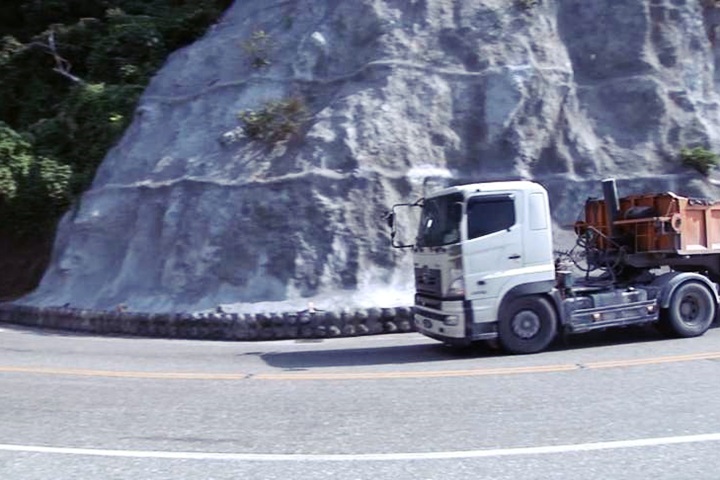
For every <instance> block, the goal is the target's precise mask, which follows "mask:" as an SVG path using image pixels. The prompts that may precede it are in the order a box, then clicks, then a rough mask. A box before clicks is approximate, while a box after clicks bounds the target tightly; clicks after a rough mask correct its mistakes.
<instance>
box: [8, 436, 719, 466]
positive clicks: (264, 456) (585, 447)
mask: <svg viewBox="0 0 720 480" xmlns="http://www.w3.org/2000/svg"><path fill="white" fill-rule="evenodd" d="M700 442H720V433H708V434H703V435H686V436H678V437H660V438H643V439H637V440H619V441H612V442H597V443H579V444H569V445H550V446H544V447H518V448H501V449H491V450H470V451H458V452H425V453H422V452H420V453H362V454H275V453H205V452H156V451H134V450H101V449H90V448H62V447H40V446H32V445H3V444H0V451H5V452H19V453H47V454H57V455H80V456H100V457H126V458H128V457H129V458H154V459H170V460H232V461H250V462H357V461H363V462H376V461H398V460H449V459H463V458H489V457H508V456H521V455H548V454H558V453H575V452H591V451H597V450H613V449H624V448H642V447H658V446H664V445H679V444H685V443H700Z"/></svg>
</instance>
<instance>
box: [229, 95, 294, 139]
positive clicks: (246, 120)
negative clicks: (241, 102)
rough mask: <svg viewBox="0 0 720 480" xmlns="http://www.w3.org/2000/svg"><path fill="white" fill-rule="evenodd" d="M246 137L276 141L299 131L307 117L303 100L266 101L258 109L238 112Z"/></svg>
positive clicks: (291, 98) (292, 98)
mask: <svg viewBox="0 0 720 480" xmlns="http://www.w3.org/2000/svg"><path fill="white" fill-rule="evenodd" d="M238 117H239V118H240V121H241V122H242V123H243V132H244V133H245V135H247V137H248V138H251V139H254V140H263V141H266V142H268V143H277V142H280V141H283V140H287V139H288V138H289V137H291V136H292V135H295V134H297V133H298V132H299V131H300V127H301V126H302V124H303V123H305V121H306V120H307V118H308V112H307V106H306V105H305V101H304V100H303V99H301V98H299V97H290V98H285V99H283V100H275V101H270V102H267V103H266V104H265V105H263V106H262V108H260V109H258V110H243V111H242V112H240V113H239V114H238Z"/></svg>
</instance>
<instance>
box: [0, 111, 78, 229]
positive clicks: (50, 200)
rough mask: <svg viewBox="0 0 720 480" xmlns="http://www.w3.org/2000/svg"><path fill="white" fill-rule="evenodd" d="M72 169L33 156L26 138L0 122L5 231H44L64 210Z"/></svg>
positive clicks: (0, 213)
mask: <svg viewBox="0 0 720 480" xmlns="http://www.w3.org/2000/svg"><path fill="white" fill-rule="evenodd" d="M71 176H72V169H71V168H70V167H69V166H68V165H63V164H61V163H59V162H57V161H55V160H52V159H50V158H46V157H43V156H38V155H35V154H34V153H33V151H32V146H31V144H30V143H29V142H28V140H27V139H26V138H24V137H23V136H22V135H20V134H18V133H17V132H15V131H14V130H13V129H12V128H10V127H9V126H8V125H7V124H5V123H3V122H0V218H2V219H3V221H4V222H5V224H3V225H1V226H0V230H2V231H4V232H8V231H9V232H13V233H16V234H17V233H19V234H25V233H28V232H30V231H31V230H32V229H33V227H36V228H37V230H43V229H44V228H45V227H48V226H50V225H52V224H53V223H54V220H55V218H56V217H57V215H59V214H60V213H61V212H62V211H63V210H64V209H65V208H67V206H68V204H69V201H70V198H71V194H70V179H71Z"/></svg>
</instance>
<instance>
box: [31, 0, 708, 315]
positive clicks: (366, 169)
mask: <svg viewBox="0 0 720 480" xmlns="http://www.w3.org/2000/svg"><path fill="white" fill-rule="evenodd" d="M719 23H720V15H719V12H718V10H717V9H716V7H715V5H714V2H708V1H700V0H593V1H588V0H538V1H532V0H517V1H513V0H294V1H287V0H286V1H266V0H243V1H237V2H236V3H235V4H234V5H233V6H232V7H231V8H230V9H229V11H228V12H227V13H226V15H225V16H224V17H223V19H222V21H221V22H219V24H217V25H216V26H215V27H214V28H212V29H211V31H209V32H208V33H207V34H206V36H205V37H204V38H202V39H201V40H200V41H198V42H196V43H195V44H193V45H191V46H189V47H187V48H185V49H183V50H180V51H178V52H176V53H175V54H173V55H172V56H171V58H170V59H169V61H168V62H167V64H166V65H165V66H164V68H163V69H162V70H161V71H160V72H159V74H158V75H157V76H156V77H155V78H154V80H153V81H152V83H151V85H150V86H149V88H148V89H147V91H146V92H145V94H144V96H143V98H142V100H141V104H140V106H139V108H138V110H137V113H136V118H135V119H134V121H133V123H132V125H131V127H130V128H129V129H128V131H127V132H126V134H125V136H124V137H123V139H122V140H121V141H120V143H119V144H118V145H117V146H116V147H115V148H114V149H113V150H112V151H110V152H109V154H108V155H107V157H106V159H105V161H104V162H103V164H102V166H101V168H100V170H99V172H98V174H97V177H96V179H95V181H94V183H93V185H92V188H91V189H90V190H89V191H88V192H87V193H86V194H85V195H84V196H83V197H82V201H81V202H80V203H79V204H78V205H77V206H76V208H75V209H74V210H73V211H72V212H71V213H69V214H68V215H66V217H65V218H64V220H63V221H62V224H61V226H60V228H59V232H58V236H57V239H56V245H55V249H54V255H53V260H52V264H51V266H50V268H49V270H48V271H47V273H46V275H45V277H44V279H43V281H42V283H41V285H40V287H39V288H38V290H37V291H36V292H35V293H33V294H32V295H30V296H29V297H27V298H26V299H25V301H26V302H27V303H31V304H36V305H63V304H66V303H69V304H71V305H73V306H82V307H94V308H112V307H114V306H116V305H118V304H125V305H127V306H128V308H130V309H134V310H144V311H163V310H172V311H177V310H201V309H207V308H213V307H215V306H216V305H221V304H242V305H240V306H238V307H237V308H238V309H241V310H242V309H252V308H270V307H271V306H272V307H273V308H275V307H277V305H275V304H272V305H269V304H267V303H262V304H259V305H260V306H261V307H258V304H255V305H251V303H254V302H285V303H283V304H281V305H297V304H305V303H307V301H308V300H314V301H315V303H316V304H318V306H320V307H322V306H323V305H327V304H332V306H333V307H334V308H337V307H338V306H352V305H353V304H363V305H364V306H392V305H394V304H398V303H399V304H410V303H411V302H412V297H411V295H410V294H409V290H410V286H411V283H412V279H411V276H412V273H411V263H410V262H409V258H408V256H407V255H406V254H405V253H403V252H400V251H396V250H393V249H391V248H390V246H389V240H388V236H387V231H386V227H385V225H384V222H383V221H382V218H381V216H382V213H383V212H384V210H385V209H386V207H387V206H389V205H392V204H393V203H397V202H401V201H408V200H414V199H416V198H417V197H418V196H420V195H421V194H422V183H423V179H424V177H425V176H426V175H440V176H442V175H447V176H452V177H454V178H455V179H459V180H463V179H467V180H478V179H497V178H509V177H514V178H527V179H536V180H538V181H540V182H542V183H543V184H545V185H546V186H547V187H548V188H549V190H550V191H551V199H552V202H553V209H554V214H555V222H556V224H557V225H558V227H562V226H563V225H568V224H570V223H572V221H574V220H575V218H576V216H577V214H578V213H579V211H580V208H581V205H582V202H583V201H584V199H585V198H586V197H587V196H589V195H599V194H600V187H599V185H598V180H599V179H601V178H604V177H608V176H614V177H616V178H618V179H620V181H619V187H620V190H621V194H622V193H630V192H637V193H639V192H642V191H651V192H654V191H665V190H673V191H676V192H677V193H681V194H687V195H700V196H709V197H718V196H720V195H718V193H720V192H719V191H718V189H717V188H716V187H715V186H714V184H713V182H712V178H710V179H707V178H705V177H703V176H702V175H700V174H698V173H696V172H694V171H692V170H689V169H687V168H684V167H682V166H681V165H680V162H679V160H678V152H679V150H680V149H681V148H682V147H686V146H689V147H694V146H704V147H708V148H713V147H714V148H716V149H717V148H718V147H720V96H719V95H718V86H719V84H720V70H719V69H718V68H717V65H718V62H720V49H718V48H717V47H716V46H715V43H716V34H717V28H716V25H717V24H719ZM291 98H292V99H298V100H299V101H300V102H301V103H302V105H304V107H305V108H306V109H307V115H306V116H305V118H303V119H301V120H300V121H298V125H297V126H298V127H299V130H298V132H297V133H296V134H295V135H293V136H292V137H290V138H289V139H288V140H286V141H280V142H266V141H261V140H254V139H251V138H248V137H247V136H246V135H244V134H243V131H242V129H241V124H240V121H239V120H238V113H239V112H241V111H248V110H252V111H256V112H257V111H259V110H261V109H262V108H263V106H265V105H267V102H270V101H283V100H286V99H291ZM557 231H558V233H557V236H558V238H559V239H562V237H563V235H562V230H561V229H560V228H558V230H557ZM293 302H294V303H293ZM293 308H294V307H293Z"/></svg>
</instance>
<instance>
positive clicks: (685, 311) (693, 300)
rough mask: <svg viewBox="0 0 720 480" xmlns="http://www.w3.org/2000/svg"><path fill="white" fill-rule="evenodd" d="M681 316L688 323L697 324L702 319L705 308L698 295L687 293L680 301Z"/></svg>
mask: <svg viewBox="0 0 720 480" xmlns="http://www.w3.org/2000/svg"><path fill="white" fill-rule="evenodd" d="M679 310H680V318H681V319H682V321H683V322H684V323H686V324H688V325H695V324H697V323H698V322H700V321H701V320H702V312H703V308H702V305H701V303H700V301H699V300H698V298H697V297H695V296H694V295H686V296H684V297H683V299H682V302H680V309H679Z"/></svg>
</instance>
